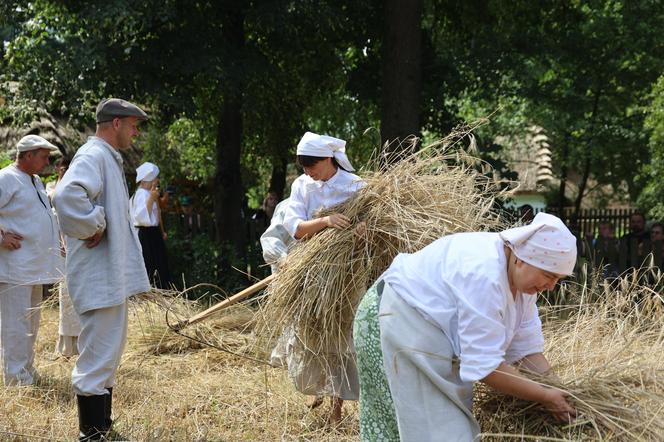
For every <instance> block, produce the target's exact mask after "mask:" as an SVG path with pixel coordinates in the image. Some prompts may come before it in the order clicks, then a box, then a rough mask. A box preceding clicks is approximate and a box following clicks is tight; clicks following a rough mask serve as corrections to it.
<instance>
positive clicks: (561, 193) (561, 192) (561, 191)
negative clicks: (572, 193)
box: [558, 135, 571, 218]
mask: <svg viewBox="0 0 664 442" xmlns="http://www.w3.org/2000/svg"><path fill="white" fill-rule="evenodd" d="M570 138H571V137H570V136H569V135H566V136H565V141H564V144H563V151H562V155H561V158H560V164H561V170H560V187H559V188H558V216H559V217H560V218H563V209H564V208H565V189H566V187H567V175H568V174H569V166H568V162H569V143H570Z"/></svg>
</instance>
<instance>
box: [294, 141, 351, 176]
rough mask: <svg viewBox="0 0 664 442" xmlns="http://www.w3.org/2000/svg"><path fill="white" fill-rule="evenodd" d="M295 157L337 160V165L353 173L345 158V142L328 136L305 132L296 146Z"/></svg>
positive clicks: (348, 161)
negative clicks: (303, 156) (304, 156)
mask: <svg viewBox="0 0 664 442" xmlns="http://www.w3.org/2000/svg"><path fill="white" fill-rule="evenodd" d="M297 155H307V156H311V157H323V158H331V157H334V159H336V160H337V163H339V165H340V166H341V167H343V168H344V169H345V170H347V171H348V172H353V171H355V169H353V166H352V165H351V164H350V160H348V157H347V156H346V142H345V141H344V140H340V139H339V138H334V137H330V136H328V135H318V134H315V133H313V132H306V133H305V134H304V135H303V136H302V139H301V140H300V142H299V143H298V144H297Z"/></svg>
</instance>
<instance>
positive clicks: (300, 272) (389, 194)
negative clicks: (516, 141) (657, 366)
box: [260, 131, 500, 365]
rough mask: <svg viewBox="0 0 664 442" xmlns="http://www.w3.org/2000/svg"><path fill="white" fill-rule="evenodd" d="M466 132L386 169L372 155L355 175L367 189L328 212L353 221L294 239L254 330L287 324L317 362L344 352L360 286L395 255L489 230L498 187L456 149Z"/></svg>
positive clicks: (273, 330)
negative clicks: (367, 167) (372, 163)
mask: <svg viewBox="0 0 664 442" xmlns="http://www.w3.org/2000/svg"><path fill="white" fill-rule="evenodd" d="M472 140H473V139H472V136H471V135H470V134H469V131H456V132H454V133H452V134H451V135H449V136H448V137H447V138H445V139H444V140H442V141H441V142H439V143H436V144H435V145H431V146H428V147H425V148H423V149H421V150H420V151H417V152H415V153H412V154H410V155H409V156H406V157H405V158H402V159H401V160H400V161H398V162H396V163H395V164H392V165H390V166H382V167H381V166H380V164H379V163H378V161H376V167H375V169H374V171H370V172H367V173H361V176H362V178H363V179H364V180H365V181H366V187H364V188H363V189H362V190H360V191H359V192H358V193H357V194H356V195H355V196H354V197H353V198H351V199H350V200H348V201H347V202H345V203H343V204H341V205H339V206H337V207H333V208H330V209H329V210H328V211H327V212H325V213H321V214H320V215H321V216H324V215H325V214H326V213H331V212H340V213H343V214H344V215H346V216H348V217H349V218H350V219H351V220H352V223H353V225H355V226H358V225H359V224H360V223H364V225H365V226H366V227H365V228H364V229H363V228H362V227H359V228H354V229H348V230H344V231H340V230H335V229H325V230H323V231H322V232H320V233H318V234H317V235H315V236H314V237H313V238H311V239H308V240H306V241H301V242H299V243H298V244H297V245H296V246H295V247H294V248H293V249H292V250H291V251H290V252H289V254H288V257H287V258H286V260H285V262H284V263H283V265H282V266H281V271H280V272H279V273H278V275H277V276H276V278H275V280H274V281H273V282H272V283H271V284H270V285H269V286H268V289H267V290H266V301H265V303H264V304H263V305H262V311H261V313H260V314H261V318H260V334H261V335H262V336H269V337H271V338H272V339H270V340H269V341H270V342H274V339H275V338H276V337H278V336H279V335H281V334H282V333H283V331H284V329H286V328H288V327H290V326H293V327H294V329H295V330H297V333H296V334H297V339H298V341H299V344H300V345H301V348H302V349H305V350H306V353H307V354H308V355H309V356H310V357H311V358H314V359H316V360H317V361H318V362H319V363H321V364H322V365H327V364H328V363H334V361H331V360H329V359H331V358H335V357H337V356H336V355H341V354H344V353H345V352H346V351H347V349H348V346H349V339H350V338H349V334H350V330H351V328H352V321H353V317H354V313H355V309H356V307H357V304H358V303H359V301H360V299H361V297H362V295H363V294H364V292H365V290H366V289H367V288H368V287H369V286H370V285H371V284H372V283H373V282H374V281H375V280H376V278H377V277H378V276H380V274H381V273H382V272H383V271H384V270H385V269H386V268H387V267H388V266H389V264H390V263H391V261H392V260H393V258H394V257H395V256H396V255H397V254H398V253H402V252H414V251H417V250H419V249H421V248H422V247H424V246H426V245H428V244H429V243H431V242H433V241H434V240H436V239H438V238H440V237H441V236H443V235H447V234H451V233H455V232H465V231H484V230H489V229H497V228H499V227H500V221H499V219H498V217H497V215H496V214H495V213H494V212H493V210H492V208H493V205H494V197H495V196H496V194H497V190H496V188H495V187H494V184H493V183H492V181H491V180H489V179H488V178H487V177H486V176H485V175H483V174H482V173H481V172H480V171H479V170H478V169H480V168H479V167H477V166H478V164H477V162H476V160H475V159H473V158H471V157H470V156H468V155H466V154H465V153H464V151H463V150H462V148H463V147H465V146H467V145H468V144H469V142H472Z"/></svg>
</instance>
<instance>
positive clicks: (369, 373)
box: [353, 281, 399, 441]
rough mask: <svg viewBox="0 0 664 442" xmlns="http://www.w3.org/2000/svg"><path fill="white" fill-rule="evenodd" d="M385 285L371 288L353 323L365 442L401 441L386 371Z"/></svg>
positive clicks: (362, 428) (375, 285) (378, 284)
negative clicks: (381, 311)
mask: <svg viewBox="0 0 664 442" xmlns="http://www.w3.org/2000/svg"><path fill="white" fill-rule="evenodd" d="M383 284H384V283H383V281H377V282H376V284H374V285H373V286H371V288H370V289H369V290H368V291H367V293H366V294H365V295H364V298H362V301H361V302H360V305H359V306H358V308H357V313H355V322H354V323H353V340H354V342H355V351H356V352H357V369H358V374H359V378H360V437H361V439H362V441H398V440H399V429H398V426H397V418H396V414H395V412H394V404H393V403H392V395H391V394H390V387H389V385H388V383H387V377H386V376H385V369H384V368H383V351H382V350H381V347H380V326H379V323H378V307H379V306H380V296H381V294H382V292H383Z"/></svg>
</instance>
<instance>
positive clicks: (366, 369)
mask: <svg viewBox="0 0 664 442" xmlns="http://www.w3.org/2000/svg"><path fill="white" fill-rule="evenodd" d="M575 262H576V239H575V238H574V236H573V235H572V234H571V233H570V231H569V230H568V229H567V227H565V225H564V224H563V223H562V221H561V220H560V219H558V218H556V217H555V216H553V215H548V214H545V213H540V214H538V215H537V216H536V217H535V219H534V220H533V222H532V223H531V224H530V225H527V226H524V227H517V228H513V229H509V230H505V231H503V232H501V233H459V234H455V235H450V236H446V237H444V238H441V239H439V240H437V241H435V242H433V243H432V244H430V245H428V246H427V247H425V248H423V249H422V250H420V251H418V252H416V253H413V254H399V255H398V256H397V257H396V258H395V259H394V261H393V262H392V264H391V265H390V267H389V268H388V269H387V270H386V271H385V273H383V275H382V276H381V277H380V278H379V279H378V280H377V281H376V283H375V284H374V285H373V286H372V287H371V288H370V289H369V290H368V291H367V294H366V295H365V296H364V298H363V299H362V302H361V303H360V306H359V307H358V311H357V313H356V316H355V323H354V328H353V336H354V339H355V346H356V351H357V361H358V369H359V376H360V385H361V397H360V432H361V438H362V440H363V441H369V440H371V441H373V440H403V441H417V442H421V441H433V440H445V441H471V440H477V439H478V434H479V431H480V429H479V425H478V424H477V421H476V420H475V418H474V417H473V414H472V395H473V383H474V382H476V381H481V382H484V383H485V384H487V385H489V386H491V387H493V388H495V389H496V390H498V391H500V392H503V393H506V394H509V395H512V396H516V397H518V398H521V399H525V400H531V401H535V402H539V403H541V404H542V405H543V406H544V407H545V408H546V409H547V410H549V411H550V412H551V413H552V414H553V415H554V416H555V417H556V418H557V419H559V420H561V421H569V420H570V419H572V417H573V416H574V415H575V410H574V408H573V407H572V406H571V405H570V404H569V403H568V402H567V400H566V399H565V395H564V393H563V392H561V391H559V390H556V389H553V388H546V387H543V386H541V385H539V384H537V383H535V382H532V381H529V380H527V379H526V378H525V377H523V376H521V375H520V374H519V372H518V370H517V369H516V368H514V367H513V365H512V364H515V363H521V364H522V365H523V366H524V367H526V368H528V369H530V370H533V371H535V372H538V373H543V374H544V373H547V372H548V371H549V370H550V366H549V363H548V362H547V360H546V358H545V357H544V355H543V353H542V352H543V350H544V337H543V335H542V324H541V322H540V319H539V316H538V313H537V305H536V301H537V293H538V292H541V291H543V290H550V289H552V288H553V287H554V286H555V284H556V283H557V282H558V280H559V279H560V278H562V277H564V276H566V275H569V274H571V273H572V271H573V269H574V264H575Z"/></svg>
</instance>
